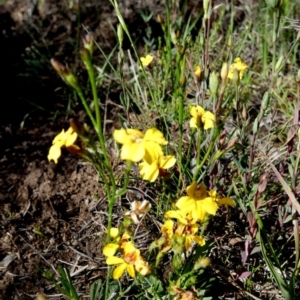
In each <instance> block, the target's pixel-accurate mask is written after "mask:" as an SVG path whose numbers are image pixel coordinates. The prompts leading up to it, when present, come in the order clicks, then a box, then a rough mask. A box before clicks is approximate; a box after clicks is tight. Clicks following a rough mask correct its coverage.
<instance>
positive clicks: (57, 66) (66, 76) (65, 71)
mask: <svg viewBox="0 0 300 300" xmlns="http://www.w3.org/2000/svg"><path fill="white" fill-rule="evenodd" d="M50 62H51V65H52V67H53V68H54V70H55V71H56V72H57V73H58V75H60V76H61V78H62V79H63V80H64V81H65V82H66V83H67V84H69V85H70V86H71V87H73V88H75V89H76V88H78V81H77V78H76V76H75V75H74V74H73V73H72V72H71V71H70V70H69V68H67V67H65V66H64V65H62V64H61V63H60V62H59V61H57V60H56V59H54V58H52V59H51V60H50Z"/></svg>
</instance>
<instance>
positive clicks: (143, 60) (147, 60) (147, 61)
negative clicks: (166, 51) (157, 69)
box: [140, 54, 154, 67]
mask: <svg viewBox="0 0 300 300" xmlns="http://www.w3.org/2000/svg"><path fill="white" fill-rule="evenodd" d="M153 58H154V57H153V56H152V55H150V54H147V55H146V57H141V58H140V59H141V63H142V65H143V66H144V67H147V66H149V65H150V63H151V62H152V60H153Z"/></svg>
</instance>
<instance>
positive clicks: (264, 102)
mask: <svg viewBox="0 0 300 300" xmlns="http://www.w3.org/2000/svg"><path fill="white" fill-rule="evenodd" d="M269 104H270V96H269V93H268V92H266V93H265V94H264V97H263V100H262V103H261V109H262V110H263V111H265V110H266V109H267V108H268V107H269Z"/></svg>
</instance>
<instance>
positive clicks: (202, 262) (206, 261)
mask: <svg viewBox="0 0 300 300" xmlns="http://www.w3.org/2000/svg"><path fill="white" fill-rule="evenodd" d="M210 262H211V260H210V258H209V257H204V258H200V259H198V260H197V261H196V262H195V265H194V270H198V269H200V268H206V267H207V266H209V265H210Z"/></svg>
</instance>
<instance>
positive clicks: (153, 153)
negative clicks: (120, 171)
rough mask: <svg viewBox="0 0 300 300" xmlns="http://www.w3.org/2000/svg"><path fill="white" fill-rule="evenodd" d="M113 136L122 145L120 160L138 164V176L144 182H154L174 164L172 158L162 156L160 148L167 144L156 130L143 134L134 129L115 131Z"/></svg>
mask: <svg viewBox="0 0 300 300" xmlns="http://www.w3.org/2000/svg"><path fill="white" fill-rule="evenodd" d="M113 136H114V139H115V140H116V141H117V142H118V143H119V144H122V148H121V159H123V160H129V161H132V162H140V164H139V170H140V175H141V177H142V178H143V179H144V180H148V181H150V182H154V181H155V180H156V179H157V177H158V175H159V174H161V175H163V174H165V172H166V171H165V170H167V169H169V168H171V167H173V166H174V165H175V163H176V159H175V157H174V156H172V155H164V153H163V150H162V146H163V145H167V144H168V142H167V141H166V140H165V138H164V136H163V134H162V132H160V131H159V130H158V129H156V128H150V129H148V130H147V131H146V132H145V133H142V132H141V131H139V130H136V129H123V128H122V129H116V130H115V131H114V133H113Z"/></svg>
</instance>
